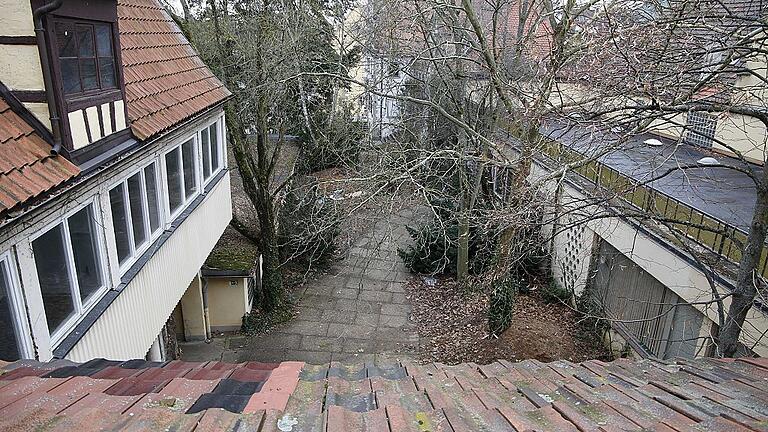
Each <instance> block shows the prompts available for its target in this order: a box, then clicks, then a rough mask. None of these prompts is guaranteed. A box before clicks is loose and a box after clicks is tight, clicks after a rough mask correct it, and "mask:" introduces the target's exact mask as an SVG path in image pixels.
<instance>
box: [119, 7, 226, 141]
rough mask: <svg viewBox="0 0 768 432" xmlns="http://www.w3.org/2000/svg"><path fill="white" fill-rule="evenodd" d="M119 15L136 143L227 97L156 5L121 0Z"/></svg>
mask: <svg viewBox="0 0 768 432" xmlns="http://www.w3.org/2000/svg"><path fill="white" fill-rule="evenodd" d="M117 14H118V26H119V29H120V46H121V56H122V63H123V72H124V78H125V92H126V105H127V107H128V117H129V119H130V121H131V129H132V130H133V133H134V135H136V136H137V137H138V138H140V139H142V140H144V139H147V138H149V137H151V136H154V135H157V134H158V133H160V132H162V131H165V130H167V129H169V128H171V127H172V126H174V125H177V124H178V123H180V122H182V121H184V120H186V119H188V118H190V117H192V116H193V115H195V114H197V113H199V112H201V111H203V110H205V109H206V108H208V107H211V106H213V105H215V104H217V103H219V102H221V101H223V100H224V99H226V98H227V97H228V96H229V95H230V93H229V91H228V90H227V89H226V88H224V85H223V84H222V83H221V82H220V81H219V80H218V79H217V78H216V77H215V76H214V75H213V73H212V72H211V71H210V70H209V69H208V68H207V67H206V65H205V64H204V63H203V61H202V60H201V59H200V57H199V56H198V55H197V53H196V52H195V51H194V49H193V48H192V46H191V45H190V43H189V41H188V40H187V39H186V38H185V37H184V35H183V34H182V32H181V30H180V29H179V28H178V26H176V24H175V23H174V21H173V20H172V19H171V17H170V16H168V14H167V13H166V12H165V11H164V10H163V8H162V7H161V6H160V4H159V3H158V2H157V1H156V0H119V1H118V2H117Z"/></svg>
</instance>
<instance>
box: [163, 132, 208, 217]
mask: <svg viewBox="0 0 768 432" xmlns="http://www.w3.org/2000/svg"><path fill="white" fill-rule="evenodd" d="M199 132H200V131H196V132H195V133H193V134H191V135H189V136H188V137H186V138H184V139H182V140H179V143H178V144H177V145H175V146H173V148H171V149H169V150H168V151H165V152H163V154H162V155H161V156H160V159H161V160H162V170H163V175H162V178H161V180H162V182H163V190H164V191H165V193H163V202H164V207H165V212H166V214H167V215H168V220H167V223H168V224H169V225H170V224H171V223H173V221H174V220H176V218H177V217H179V215H180V214H181V213H182V212H183V211H184V210H185V209H186V208H187V207H188V206H189V204H190V203H191V202H192V201H194V200H195V198H197V197H198V196H199V195H200V194H201V193H202V190H203V185H202V182H201V179H202V175H203V174H202V167H201V163H200V159H201V156H200V155H199V152H198V147H200V143H199V142H200V139H199V138H200V133H199ZM189 140H192V153H193V154H192V161H193V162H194V164H195V170H196V174H195V182H196V186H197V191H196V192H195V193H194V194H193V195H190V196H189V198H187V191H186V186H185V185H184V151H183V150H182V146H183V145H184V144H185V143H186V142H188V141H189ZM177 150H178V151H179V167H180V168H181V172H180V174H181V175H180V176H179V181H180V182H181V185H180V186H181V205H180V206H179V208H177V209H176V210H175V211H173V210H171V193H170V190H169V188H168V166H167V164H166V157H167V156H168V155H169V154H170V153H173V152H175V151H177Z"/></svg>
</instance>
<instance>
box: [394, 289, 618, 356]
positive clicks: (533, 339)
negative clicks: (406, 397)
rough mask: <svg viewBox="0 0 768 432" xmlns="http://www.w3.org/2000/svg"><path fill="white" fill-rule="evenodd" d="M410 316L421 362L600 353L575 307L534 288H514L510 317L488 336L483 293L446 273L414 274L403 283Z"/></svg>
mask: <svg viewBox="0 0 768 432" xmlns="http://www.w3.org/2000/svg"><path fill="white" fill-rule="evenodd" d="M406 293H407V296H408V298H409V299H410V300H411V303H412V305H413V319H414V320H415V321H416V323H417V325H418V332H419V336H420V337H421V338H422V341H424V343H423V344H422V347H421V352H420V359H421V360H422V361H424V362H441V363H447V364H456V363H464V362H475V363H479V364H487V363H490V362H492V361H494V360H496V359H507V360H510V361H515V360H524V359H529V358H533V359H537V360H540V361H545V362H547V361H553V360H559V359H565V360H570V361H575V362H578V361H583V360H588V359H594V358H605V356H606V351H605V349H603V348H602V347H601V346H600V344H599V341H597V340H595V338H591V339H590V338H589V337H586V336H585V335H584V334H583V332H582V330H581V328H580V326H579V324H578V322H577V318H578V317H577V315H576V313H575V312H574V311H573V310H571V309H569V308H568V307H566V306H564V305H562V304H548V303H545V302H544V301H543V300H542V299H541V298H540V296H539V295H538V294H537V293H536V292H535V291H534V292H533V293H531V294H519V295H518V296H517V299H516V302H515V308H514V313H513V318H512V320H513V322H512V325H511V327H510V328H509V329H507V330H506V331H505V332H504V333H503V334H502V335H501V337H499V338H491V337H489V336H488V322H487V310H488V304H489V302H488V297H487V295H485V294H484V293H482V292H467V291H465V290H462V289H459V288H458V287H457V284H456V282H454V281H453V280H451V279H446V278H437V280H436V283H434V284H432V285H431V286H430V285H429V284H427V283H425V282H424V279H423V278H421V277H415V278H414V279H413V280H412V281H411V282H410V283H409V284H408V286H407V287H406Z"/></svg>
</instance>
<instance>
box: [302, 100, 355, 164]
mask: <svg viewBox="0 0 768 432" xmlns="http://www.w3.org/2000/svg"><path fill="white" fill-rule="evenodd" d="M366 129H367V127H366V124H365V123H363V122H361V121H357V120H355V119H354V116H353V115H352V112H351V111H350V109H349V108H347V107H344V108H343V109H341V110H340V111H339V112H337V113H336V115H335V116H334V118H333V121H332V122H331V124H330V126H329V127H328V128H327V130H324V131H317V132H316V133H315V134H314V137H315V140H314V141H313V140H312V137H311V136H310V135H309V134H308V133H304V134H302V136H301V138H302V140H303V142H305V145H304V146H303V149H302V157H301V159H300V161H299V170H300V172H303V173H307V174H308V173H312V172H316V171H321V170H324V169H327V168H342V167H346V166H354V165H356V164H357V163H358V161H359V157H360V143H361V141H362V140H363V139H364V137H365V134H366Z"/></svg>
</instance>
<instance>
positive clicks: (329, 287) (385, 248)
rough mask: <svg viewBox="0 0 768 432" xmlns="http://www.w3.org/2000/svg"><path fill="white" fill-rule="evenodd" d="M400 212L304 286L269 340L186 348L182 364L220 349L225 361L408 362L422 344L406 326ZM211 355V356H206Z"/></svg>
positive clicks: (404, 217) (404, 236)
mask: <svg viewBox="0 0 768 432" xmlns="http://www.w3.org/2000/svg"><path fill="white" fill-rule="evenodd" d="M413 218H414V216H413V213H412V211H410V210H405V211H401V212H400V213H399V214H397V215H395V216H393V217H390V218H389V219H388V220H386V221H379V222H378V223H377V224H376V225H375V226H374V228H373V229H372V230H371V231H370V232H369V233H368V234H366V235H365V236H364V237H363V238H361V239H359V240H358V241H357V242H356V243H355V244H354V246H353V247H352V248H351V249H350V251H349V254H348V257H347V258H346V259H345V260H343V261H342V262H341V263H339V264H337V265H336V268H335V269H334V271H332V272H331V273H330V274H328V275H325V276H322V277H321V278H319V279H318V280H316V281H312V282H310V283H308V285H307V288H306V290H305V291H304V294H303V296H302V297H301V299H300V302H299V307H298V315H297V316H296V317H294V319H293V320H291V321H289V322H287V323H285V324H283V325H280V326H278V327H277V328H276V329H274V330H273V331H272V332H270V333H269V334H266V335H261V336H256V337H253V338H249V339H245V338H244V337H231V338H229V339H228V340H226V341H222V340H214V343H213V344H208V345H205V346H200V345H199V344H198V346H194V345H189V344H185V345H184V346H183V349H184V352H185V355H184V356H183V357H184V358H185V359H187V358H189V359H199V360H203V359H206V357H211V354H214V357H216V358H217V357H218V356H215V353H216V352H217V351H219V352H221V350H222V349H223V355H222V359H223V360H225V361H249V360H252V361H264V362H271V361H287V360H299V361H305V362H308V363H314V364H322V363H327V362H329V361H345V362H346V361H379V360H388V359H389V360H394V359H397V358H408V357H411V356H413V355H414V354H415V352H416V349H417V348H418V343H419V339H418V336H417V333H416V329H415V325H414V324H413V323H412V322H411V321H410V319H409V316H410V312H411V307H410V304H409V301H408V299H407V298H406V297H405V291H404V287H403V286H404V283H405V282H406V281H407V280H408V279H409V278H410V274H409V273H408V271H407V270H406V268H405V266H404V265H403V263H402V260H401V259H400V258H399V257H398V256H397V247H398V246H400V245H403V244H407V242H408V241H409V236H408V233H407V231H406V230H405V224H407V223H412V220H413ZM206 352H208V353H206Z"/></svg>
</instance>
